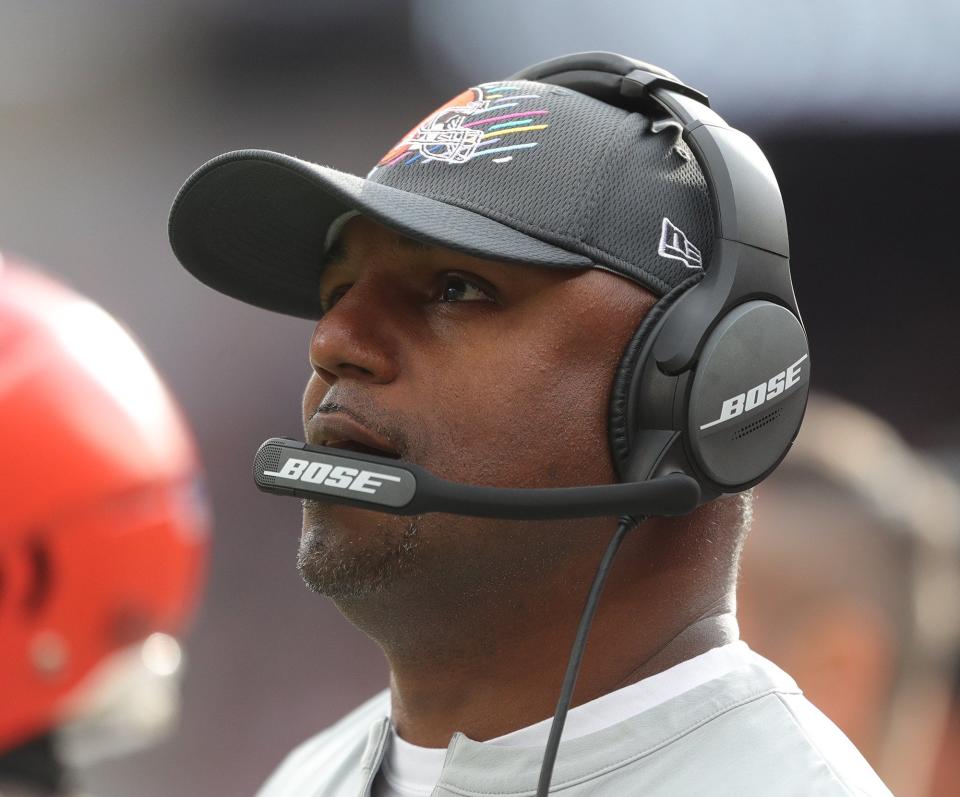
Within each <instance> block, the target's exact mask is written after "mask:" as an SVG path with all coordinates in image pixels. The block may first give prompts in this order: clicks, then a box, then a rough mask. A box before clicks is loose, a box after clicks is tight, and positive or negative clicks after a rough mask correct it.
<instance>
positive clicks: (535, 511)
mask: <svg viewBox="0 0 960 797" xmlns="http://www.w3.org/2000/svg"><path fill="white" fill-rule="evenodd" d="M253 475H254V480H255V481H256V483H257V487H259V488H260V489H261V490H263V491H264V492H268V493H275V494H277V495H290V496H296V497H297V498H310V499H313V500H318V501H327V502H330V503H336V504H347V505H348V506H356V507H361V508H362V509H372V510H375V511H377V512H385V513H388V514H391V515H422V514H426V513H428V512H448V513H450V514H453V515H471V516H473V517H490V518H512V519H515V520H535V519H552V518H578V517H604V516H611V515H624V514H628V515H683V514H686V513H687V512H690V511H692V510H694V509H695V508H696V507H697V505H698V504H699V502H700V486H699V485H698V484H697V482H696V480H695V479H692V478H691V477H690V476H687V475H686V474H683V473H671V474H668V475H666V476H658V477H657V478H654V479H650V480H648V481H643V482H632V483H624V484H602V485H591V486H586V487H528V488H508V487H481V486H478V485H472V484H461V483H458V482H452V481H447V480H446V479H441V478H440V477H439V476H435V475H434V474H432V473H430V472H429V471H427V470H424V469H423V468H421V467H419V466H418V465H414V464H413V463H410V462H400V461H398V460H394V459H388V458H387V457H378V456H375V455H372V454H360V453H355V452H353V451H350V452H348V453H347V454H345V453H344V451H343V450H342V449H339V448H330V447H328V446H313V445H308V444H307V443H303V442H300V441H298V440H291V439H289V438H285V437H271V438H270V439H269V440H267V441H265V442H264V443H263V444H262V445H261V446H260V449H259V450H258V451H257V456H256V459H255V460H254V466H253Z"/></svg>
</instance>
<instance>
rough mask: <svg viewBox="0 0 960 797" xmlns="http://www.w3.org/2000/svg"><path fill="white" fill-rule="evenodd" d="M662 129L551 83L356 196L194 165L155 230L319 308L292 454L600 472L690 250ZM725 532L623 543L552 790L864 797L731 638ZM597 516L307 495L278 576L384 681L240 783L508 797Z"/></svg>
mask: <svg viewBox="0 0 960 797" xmlns="http://www.w3.org/2000/svg"><path fill="white" fill-rule="evenodd" d="M661 122H662V120H660V119H656V120H652V119H650V118H648V117H646V116H645V115H643V114H641V113H638V112H631V111H627V110H624V109H622V108H619V107H614V106H612V105H608V104H606V103H605V102H601V101H600V100H597V99H594V98H593V97H589V96H586V95H584V94H582V93H580V92H577V91H573V90H571V89H568V88H561V87H558V86H555V85H547V84H544V83H540V82H533V81H526V80H508V81H499V82H496V83H485V84H482V85H480V86H477V87H474V88H472V89H469V90H467V91H466V92H463V93H462V94H461V95H458V96H457V97H455V98H454V99H453V100H451V101H450V102H448V103H446V104H445V105H444V106H442V107H441V108H440V109H439V110H438V111H437V112H435V113H434V114H432V115H431V116H429V117H427V119H426V120H424V122H423V123H421V124H420V125H418V126H417V127H416V128H414V129H413V130H412V131H411V132H410V133H408V134H407V136H405V137H404V138H403V139H402V140H401V141H400V142H399V143H398V144H397V146H395V147H394V148H393V149H392V150H391V151H390V152H389V153H387V155H386V156H384V158H382V159H381V161H380V163H379V165H378V166H377V167H376V168H375V169H374V170H373V172H372V173H371V175H370V176H369V178H368V179H367V180H365V181H364V180H360V179H359V178H356V177H353V176H350V175H343V174H341V173H339V172H334V171H333V170H330V169H324V168H322V167H316V166H312V165H310V164H306V163H304V162H301V161H296V160H295V159H292V158H288V157H286V156H282V155H276V154H273V153H263V152H245V153H235V154H232V155H226V156H221V158H219V159H215V160H214V161H212V162H211V163H210V164H208V165H207V166H205V167H203V168H202V169H201V170H200V171H198V172H197V173H196V174H195V175H194V176H193V177H192V178H191V179H190V180H189V181H188V182H187V184H186V185H185V186H184V188H183V189H181V193H180V194H179V196H178V198H177V201H176V202H175V204H174V208H173V210H172V213H171V222H170V229H171V241H172V243H173V246H174V250H175V251H176V253H177V255H178V257H179V258H180V260H181V262H182V263H183V264H184V265H185V266H186V267H187V268H188V269H190V270H191V271H193V272H194V273H195V274H197V275H198V276H199V277H200V278H201V279H203V280H204V281H206V282H207V283H208V284H210V285H213V286H214V287H217V288H219V289H221V290H223V291H225V292H227V293H229V294H231V295H234V296H237V297H240V298H243V299H245V300H247V301H250V302H252V303H254V304H258V305H259V306H263V307H268V308H271V309H275V310H280V311H282V312H287V313H290V314H293V315H302V316H306V317H312V318H319V319H320V320H319V322H318V323H317V326H316V328H315V331H314V334H313V336H312V339H311V341H310V350H309V355H310V363H311V366H312V369H313V375H312V376H311V378H310V381H309V383H308V385H307V388H306V392H305V394H304V400H303V420H304V428H305V433H306V437H307V440H308V442H311V443H315V444H323V445H327V446H340V447H343V448H346V449H349V450H352V451H363V452H368V453H370V452H374V453H380V454H382V455H386V456H391V457H397V458H400V459H403V460H406V461H410V462H413V463H417V464H419V465H422V466H424V467H426V468H428V469H429V470H431V471H433V472H434V473H436V474H438V475H440V476H442V477H444V478H447V479H452V480H456V481H462V482H470V483H474V484H483V485H493V486H510V487H547V486H551V487H552V486H569V485H582V484H602V483H610V482H614V481H616V480H617V477H616V474H615V470H614V465H613V462H612V458H611V450H610V444H609V437H608V406H609V401H610V386H611V382H612V381H613V377H614V374H615V372H616V370H617V366H618V363H619V361H620V358H621V355H622V353H623V351H624V349H625V348H626V347H627V345H628V343H629V342H630V341H631V339H632V338H633V337H634V333H635V330H636V329H637V326H638V325H639V324H640V323H641V321H642V320H643V319H644V318H647V317H648V314H649V313H650V312H651V309H652V308H654V307H655V306H657V303H658V297H660V296H663V295H664V294H668V293H669V292H670V291H671V290H676V289H678V286H680V287H682V286H683V285H685V284H686V283H687V282H688V281H689V280H691V279H692V278H693V277H696V276H697V275H698V274H699V273H700V270H701V259H702V262H704V263H705V262H709V254H710V251H709V247H710V246H711V241H712V229H713V227H712V224H713V222H712V214H711V199H710V196H709V193H708V191H707V188H706V184H705V180H704V176H703V174H702V172H701V171H700V167H699V165H698V164H697V162H696V160H695V159H694V158H693V157H692V155H691V152H690V150H689V149H687V147H686V145H685V144H684V143H683V141H682V140H681V139H680V138H679V136H678V132H677V126H676V125H675V124H672V123H667V124H662V123H661ZM749 518H750V497H749V495H744V496H740V497H733V498H729V499H725V500H719V501H713V502H710V503H707V504H705V505H704V506H702V507H700V508H699V509H698V510H696V511H695V512H693V513H692V514H690V515H688V516H686V517H681V518H677V519H671V520H666V519H661V518H656V519H650V520H647V521H646V522H644V523H643V524H642V525H641V526H640V528H639V529H638V531H637V532H635V533H634V534H633V535H632V536H629V537H628V538H627V539H626V541H625V542H624V544H623V548H622V549H621V552H620V554H619V558H618V559H617V560H616V563H615V565H614V567H613V570H612V572H611V573H610V576H609V580H608V582H607V587H606V591H605V594H604V600H603V601H602V603H601V604H600V607H599V610H598V612H597V615H596V618H595V621H594V625H593V630H592V632H591V638H590V643H589V645H588V647H587V649H586V654H585V658H584V660H583V666H582V669H581V672H580V679H579V681H578V684H577V689H576V692H575V694H574V705H575V706H576V708H574V709H573V710H572V711H571V712H570V715H569V717H568V718H567V725H566V729H565V735H564V739H565V742H564V743H563V744H561V746H560V749H559V756H558V758H557V763H556V769H555V771H554V773H553V780H552V784H553V788H554V789H555V790H559V789H562V790H563V791H564V793H566V794H570V795H583V794H591V795H625V794H641V793H642V794H647V795H653V794H669V795H682V794H702V793H705V792H711V791H712V793H717V794H730V795H733V794H737V795H743V794H765V795H771V794H787V793H790V794H795V793H804V794H850V793H853V792H854V791H857V790H859V792H858V793H862V794H887V791H886V789H885V788H884V787H883V785H882V783H881V782H880V781H879V780H878V779H877V777H876V776H875V775H874V774H873V772H872V771H871V770H870V769H869V767H868V766H867V765H866V763H865V762H864V761H863V760H862V758H861V757H860V756H859V754H858V753H857V752H856V750H855V749H854V748H853V747H852V745H850V744H849V742H847V741H846V739H844V738H843V737H842V735H841V734H840V733H839V731H837V730H836V729H835V728H834V727H833V726H832V725H830V723H829V722H828V721H827V720H826V719H825V718H824V717H822V716H821V715H819V714H818V713H817V712H816V710H815V709H814V708H813V707H812V706H811V705H810V704H808V703H806V702H805V701H804V700H803V698H802V697H801V696H800V694H799V693H798V691H797V689H796V686H795V684H793V682H792V681H791V679H790V678H789V677H788V676H787V675H785V674H784V673H782V672H780V671H779V670H777V669H776V668H775V667H774V666H773V665H771V664H770V663H769V662H766V661H765V660H763V659H761V658H760V657H759V656H756V655H755V654H753V653H752V652H750V651H749V650H748V649H747V648H746V646H745V645H744V644H743V643H741V642H738V641H737V624H736V619H735V616H734V584H735V579H736V568H737V560H738V556H739V551H740V546H741V544H742V539H743V535H744V534H745V533H746V530H747V527H748V525H749ZM614 527H615V523H614V522H613V521H612V520H595V519H593V520H589V519H588V520H582V519H581V520H562V521H549V522H548V521H526V522H516V521H506V520H497V521H491V520H480V519H476V518H463V517H454V516H450V515H441V514H428V515H424V516H419V517H414V518H413V519H405V518H400V517H392V516H382V515H377V514H373V513H370V512H367V511H364V510H361V509H357V508H353V507H346V506H332V505H329V504H324V503H318V502H315V501H307V502H305V504H304V522H303V532H302V536H301V541H300V551H299V556H298V564H299V569H300V572H301V574H302V576H303V578H304V580H305V581H306V583H307V584H308V586H310V587H311V588H312V589H314V590H316V591H317V592H320V593H321V594H324V595H327V596H329V597H330V598H331V599H333V600H334V601H335V602H336V604H337V606H338V607H339V608H340V610H341V611H342V612H343V613H344V614H345V615H346V616H347V617H348V618H349V619H350V620H351V621H352V622H353V623H354V624H356V625H357V626H358V627H359V628H361V629H362V630H363V631H364V632H366V633H367V634H369V635H370V636H371V637H372V638H374V639H375V640H376V641H377V642H378V643H379V644H380V646H381V647H382V649H383V651H384V654H385V656H386V657H387V660H388V662H389V665H390V670H391V676H390V689H389V692H384V693H382V694H380V695H377V696H376V697H374V698H373V699H372V700H371V701H370V702H369V703H367V704H366V705H364V706H362V707H361V708H360V709H358V710H357V711H355V712H354V713H352V714H351V715H350V716H349V717H347V718H345V719H344V720H343V721H341V722H340V723H339V724H337V725H336V726H334V727H333V728H332V729H330V730H328V731H326V732H325V733H323V734H321V735H320V736H318V737H317V738H316V739H314V740H311V741H310V742H308V743H307V744H306V745H304V746H303V747H301V748H300V749H299V750H298V751H297V752H295V753H294V754H293V755H292V756H291V757H290V758H289V759H288V761H287V762H286V764H285V765H284V766H283V767H281V769H280V771H279V772H278V773H276V774H275V775H274V776H273V777H272V778H271V779H270V781H269V782H268V783H267V784H266V786H265V787H264V789H263V792H262V794H263V795H266V796H267V797H279V796H280V795H304V796H305V795H358V794H371V793H372V794H374V795H378V797H386V796H390V797H393V796H394V795H404V796H406V795H429V794H433V795H453V794H458V795H465V794H470V795H475V794H491V793H498V794H532V793H533V792H534V790H535V788H536V786H537V779H538V773H539V771H540V763H541V758H542V757H543V749H544V743H545V740H546V737H547V725H548V722H547V721H546V719H545V718H547V717H549V716H550V715H551V714H552V713H553V709H554V705H555V703H556V697H557V693H558V690H559V688H560V684H561V680H562V677H563V672H564V668H565V664H566V660H567V653H568V651H569V649H570V645H571V641H572V638H573V634H574V628H575V626H576V622H577V618H578V616H579V615H580V612H581V609H582V606H583V601H584V595H585V593H586V590H587V587H588V585H589V583H590V580H591V577H592V575H593V572H594V571H595V570H596V568H597V562H598V560H599V559H600V556H601V553H602V551H603V549H604V547H605V545H606V543H607V540H608V538H609V537H610V533H611V531H612V529H613V528H614Z"/></svg>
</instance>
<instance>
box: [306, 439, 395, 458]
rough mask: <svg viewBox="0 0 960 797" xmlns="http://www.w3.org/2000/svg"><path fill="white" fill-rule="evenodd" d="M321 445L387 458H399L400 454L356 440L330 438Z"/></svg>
mask: <svg viewBox="0 0 960 797" xmlns="http://www.w3.org/2000/svg"><path fill="white" fill-rule="evenodd" d="M322 445H324V446H326V447H327V448H342V449H343V450H344V451H355V452H356V453H358V454H373V455H374V456H377V457H387V458H388V459H400V454H398V453H397V452H396V451H393V450H392V449H385V448H376V447H374V446H371V445H365V444H364V443H360V442H358V441H357V440H331V441H329V442H325V443H323V444H322Z"/></svg>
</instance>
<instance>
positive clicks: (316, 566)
mask: <svg viewBox="0 0 960 797" xmlns="http://www.w3.org/2000/svg"><path fill="white" fill-rule="evenodd" d="M418 543H419V534H418V528H417V523H416V518H405V517H397V516H393V515H385V514H382V513H379V512H371V511H369V510H365V509H357V508H354V507H349V506H342V505H334V504H324V503H320V502H316V501H305V502H304V506H303V531H302V532H301V535H300V549H299V551H298V553H297V569H298V570H299V571H300V575H301V577H302V578H303V580H304V583H306V585H307V586H308V587H309V588H310V589H311V590H313V591H314V592H318V593H320V594H322V595H326V596H328V597H330V598H333V599H335V600H336V599H356V598H362V597H364V596H367V595H372V594H376V593H379V592H383V591H384V590H386V589H387V588H388V587H389V586H390V585H391V584H392V583H394V582H395V581H396V580H397V579H398V577H399V576H400V575H401V574H403V573H404V572H406V571H408V570H409V569H410V567H411V564H412V562H413V559H414V556H415V553H416V549H417V546H418Z"/></svg>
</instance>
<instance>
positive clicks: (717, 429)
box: [511, 52, 810, 501]
mask: <svg viewBox="0 0 960 797" xmlns="http://www.w3.org/2000/svg"><path fill="white" fill-rule="evenodd" d="M511 79H514V80H535V81H538V82H541V83H550V84H555V85H559V86H565V87H567V88H570V89H573V90H575V91H579V92H582V93H584V94H587V95H589V96H591V97H594V98H596V99H598V100H601V101H603V102H606V103H608V104H610V105H615V106H617V107H620V108H624V109H627V110H641V111H644V112H646V113H648V114H650V113H651V112H652V113H654V114H655V113H657V112H659V113H660V114H662V113H663V112H664V111H665V112H666V113H668V114H669V115H670V117H672V118H673V119H674V120H675V121H676V122H678V123H679V124H680V125H681V126H682V128H683V134H682V135H683V140H684V142H685V143H686V144H687V146H688V147H689V148H690V150H691V151H692V152H693V154H694V156H695V157H696V159H697V162H698V163H699V164H700V168H701V169H702V170H703V173H704V176H705V177H706V180H707V185H708V186H709V189H710V194H711V197H712V202H713V211H714V230H715V238H714V242H713V247H712V255H711V258H710V262H709V264H707V265H706V266H705V268H704V271H703V272H702V279H701V278H700V277H701V275H700V274H698V276H697V277H695V278H693V279H691V280H688V281H686V282H684V283H681V284H680V285H679V286H677V287H676V288H675V289H674V290H672V291H671V292H669V293H667V294H666V295H665V296H663V297H662V298H661V299H660V301H659V302H658V303H657V304H656V305H655V306H654V308H653V309H652V310H651V311H650V312H649V313H648V314H647V316H646V317H645V318H644V319H643V322H642V323H641V324H640V326H639V328H638V329H637V331H636V333H635V334H634V336H633V339H632V340H631V341H630V343H629V345H628V346H627V348H626V351H625V353H624V355H623V358H622V360H621V362H620V366H619V368H618V369H617V373H616V377H615V379H614V383H613V390H612V393H611V397H610V448H611V451H612V453H613V457H614V463H615V465H616V467H617V473H618V475H619V477H620V478H621V480H623V481H644V480H647V479H650V478H653V477H655V476H657V475H660V474H663V473H668V472H671V471H681V472H683V473H687V474H689V475H690V476H693V477H694V478H695V479H696V480H697V481H698V482H699V484H700V489H701V500H702V501H705V500H709V499H710V498H714V497H716V496H717V495H719V494H721V493H733V492H739V491H741V490H745V489H747V488H749V487H751V486H753V485H754V484H756V483H757V482H759V481H761V480H762V479H763V478H764V477H766V476H767V475H768V474H769V473H770V472H771V471H772V470H773V469H774V468H775V467H776V466H777V464H778V463H779V462H780V460H781V459H783V457H784V456H785V455H786V453H787V451H788V450H789V448H790V445H791V443H792V442H793V440H794V438H795V437H796V434H797V432H798V431H799V429H800V422H801V421H802V419H803V413H804V409H805V407H806V402H807V393H808V391H809V384H810V382H809V377H810V360H809V349H808V346H807V339H806V334H805V332H804V329H803V324H802V322H801V320H800V313H799V311H798V309H797V300H796V297H795V296H794V292H793V285H792V283H791V280H790V252H789V246H788V243H787V223H786V217H785V214H784V209H783V200H782V198H781V196H780V189H779V188H778V186H777V181H776V179H775V178H774V176H773V171H772V170H771V169H770V164H769V163H768V162H767V159H766V158H765V157H764V155H763V153H762V152H761V151H760V148H759V147H758V146H757V145H756V144H755V143H754V142H753V141H752V140H751V139H750V138H749V137H748V136H746V135H745V134H744V133H741V132H740V131H738V130H734V129H733V128H731V127H730V126H729V125H727V123H726V122H724V121H723V119H721V118H720V117H719V116H718V115H717V114H716V113H714V112H713V111H712V110H711V109H710V106H709V102H708V100H707V98H706V96H705V95H703V94H701V93H700V92H699V91H696V90H695V89H692V88H690V87H689V86H687V85H685V84H684V83H681V82H680V81H679V80H678V79H677V78H676V77H674V76H673V75H671V74H670V73H669V72H666V71H664V70H662V69H659V68H658V67H655V66H651V65H650V64H645V63H643V62H642V61H636V60H633V59H632V58H627V57H625V56H622V55H616V54H614V53H603V52H596V53H580V54H575V55H567V56H562V57H560V58H554V59H551V60H549V61H544V62H542V63H539V64H536V65H534V66H531V67H528V68H527V69H524V70H522V71H521V72H518V73H516V74H515V75H512V76H511Z"/></svg>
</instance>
